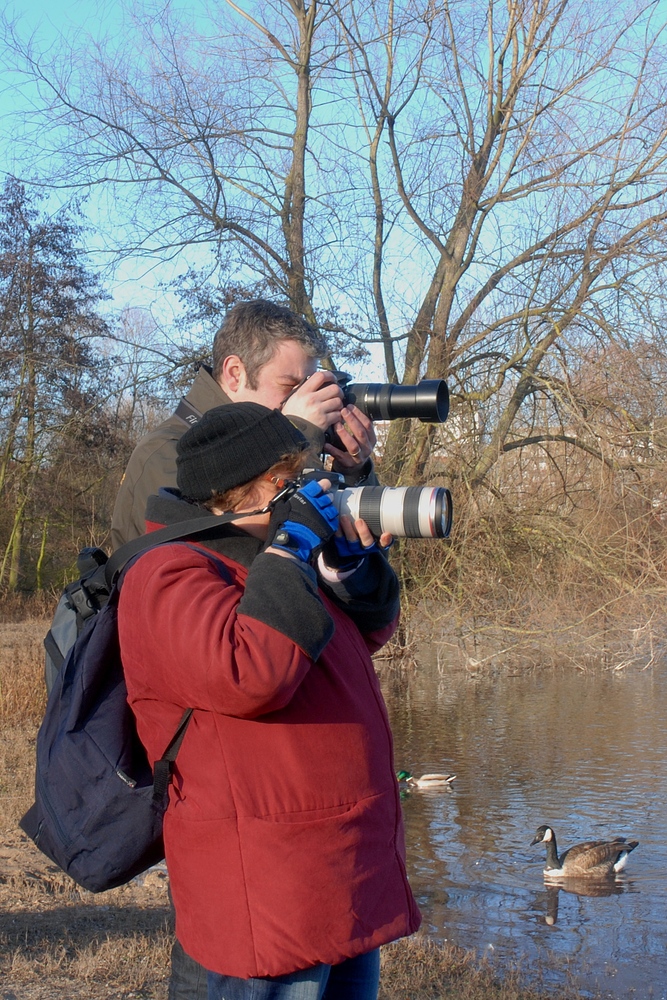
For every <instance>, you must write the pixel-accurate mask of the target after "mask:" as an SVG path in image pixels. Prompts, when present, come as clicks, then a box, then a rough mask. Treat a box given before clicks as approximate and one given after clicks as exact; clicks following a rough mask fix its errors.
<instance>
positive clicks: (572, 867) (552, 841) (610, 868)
mask: <svg viewBox="0 0 667 1000" xmlns="http://www.w3.org/2000/svg"><path fill="white" fill-rule="evenodd" d="M638 843H639V841H638V840H624V839H623V837H615V838H614V840H589V841H587V842H586V843H585V844H575V846H574V847H570V849H569V850H567V851H564V852H563V853H562V854H561V856H560V858H559V857H558V847H557V845H556V834H555V833H554V831H553V830H552V828H551V827H550V826H539V827H538V828H537V832H536V833H535V836H534V838H533V840H532V841H531V844H530V846H531V847H532V846H533V844H546V847H547V867H546V868H545V869H544V874H545V875H546V877H547V878H566V877H572V876H574V877H582V876H586V877H593V878H605V877H606V876H609V875H614V874H615V873H616V872H620V871H622V870H623V869H624V868H625V865H626V862H627V860H628V854H629V853H630V851H634V849H635V847H636V846H637V844H638Z"/></svg>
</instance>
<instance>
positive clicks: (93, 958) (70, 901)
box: [0, 619, 576, 1000]
mask: <svg viewBox="0 0 667 1000" xmlns="http://www.w3.org/2000/svg"><path fill="white" fill-rule="evenodd" d="M45 624H46V622H45V620H44V619H41V620H40V619H38V620H31V621H25V622H19V623H13V624H4V625H1V626H0V842H1V844H2V846H1V847H0V989H1V990H2V993H1V994H0V995H2V996H3V997H5V998H12V1000H84V998H86V1000H120V998H128V1000H129V998H130V997H136V998H139V997H141V998H145V1000H165V998H166V995H167V980H168V970H169V950H170V947H171V941H172V935H171V929H170V927H169V908H168V902H167V878H166V875H165V873H164V872H162V871H160V870H159V869H155V870H153V871H151V872H150V873H148V875H147V876H145V877H144V878H143V879H139V880H136V881H135V882H133V883H131V884H130V885H127V886H123V887H121V888H119V889H114V890H112V891H110V892H106V893H103V894H102V895H98V896H96V895H93V894H92V893H89V892H86V891H85V890H83V889H79V888H78V887H77V886H76V885H75V884H74V883H73V882H72V881H71V880H70V879H69V878H68V877H67V876H66V875H64V874H63V873H62V872H60V871H59V869H57V868H56V867H55V866H54V865H52V864H51V863H50V862H49V861H48V860H47V859H46V858H45V857H44V856H43V855H41V854H40V853H39V852H38V851H37V850H36V849H35V848H34V847H33V845H32V844H31V843H30V842H29V841H28V839H27V838H26V837H24V836H23V834H22V833H21V831H20V830H19V829H18V826H17V824H18V820H19V818H20V816H21V815H22V814H23V812H24V811H25V810H26V809H27V808H28V806H29V805H30V803H31V801H32V785H33V757H34V747H35V737H36V732H37V727H38V722H39V719H40V718H41V715H42V713H43V710H44V700H45V699H44V683H43V660H42V647H41V640H42V637H43V633H44V630H45ZM547 995H548V996H550V997H552V998H553V997H554V996H555V994H553V993H550V994H547V993H546V991H542V992H541V991H540V990H537V989H535V988H530V987H528V986H526V985H524V984H523V983H522V981H521V977H520V975H519V974H518V973H516V972H510V973H507V974H505V975H504V976H503V978H502V979H499V978H498V976H497V974H496V973H494V971H493V970H492V969H491V968H490V967H489V966H487V965H485V964H484V963H483V962H479V961H477V960H476V958H475V956H474V955H473V954H472V953H469V952H465V951H463V950H461V949H458V948H454V947H451V946H438V945H436V944H433V943H432V942H429V941H428V940H426V939H424V938H421V937H419V936H416V937H414V938H411V939H409V940H406V941H400V942H397V943H396V944H395V945H392V946H390V947H388V948H385V949H383V974H382V987H381V997H382V998H383V1000H438V998H442V1000H444V998H450V997H451V998H457V1000H489V998H497V1000H540V997H546V996H547ZM575 995H576V994H574V993H570V994H566V993H564V992H562V993H560V994H558V996H560V997H563V998H564V997H566V996H575Z"/></svg>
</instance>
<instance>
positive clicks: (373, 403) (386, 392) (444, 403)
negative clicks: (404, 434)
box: [344, 378, 449, 424]
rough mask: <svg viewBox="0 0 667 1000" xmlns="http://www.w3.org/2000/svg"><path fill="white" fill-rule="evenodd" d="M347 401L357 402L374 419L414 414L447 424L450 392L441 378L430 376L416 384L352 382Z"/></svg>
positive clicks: (346, 389)
mask: <svg viewBox="0 0 667 1000" xmlns="http://www.w3.org/2000/svg"><path fill="white" fill-rule="evenodd" d="M344 392H345V402H346V403H354V405H355V406H356V407H358V408H359V409H360V410H361V412H362V413H365V414H366V416H368V417H370V418H371V420H398V419H399V417H413V418H417V419H418V420H421V421H422V423H427V424H444V422H445V420H446V419H447V414H448V413H449V391H448V389H447V383H446V382H445V380H444V379H441V378H428V379H423V380H422V381H421V382H418V383H417V385H394V384H393V383H391V382H386V383H383V382H350V383H349V384H348V385H346V386H345V389H344Z"/></svg>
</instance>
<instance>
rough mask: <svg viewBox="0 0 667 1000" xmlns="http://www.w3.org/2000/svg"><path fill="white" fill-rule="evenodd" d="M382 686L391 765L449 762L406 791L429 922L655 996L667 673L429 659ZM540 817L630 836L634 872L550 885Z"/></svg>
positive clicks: (451, 933) (477, 943)
mask: <svg viewBox="0 0 667 1000" xmlns="http://www.w3.org/2000/svg"><path fill="white" fill-rule="evenodd" d="M383 686H384V689H385V695H386V698H387V702H388V706H389V710H390V715H391V719H392V726H393V729H394V735H395V746H396V763H397V766H399V767H403V768H405V769H406V770H409V771H411V772H412V773H414V774H421V773H423V772H429V771H439V772H444V773H456V775H457V777H456V781H455V782H454V783H453V785H452V787H451V791H450V792H448V791H446V790H441V791H440V792H439V793H437V794H436V793H426V794H425V793H423V792H422V791H421V790H420V791H415V792H411V793H409V794H408V795H406V796H405V798H404V801H403V809H404V815H405V824H406V834H407V841H408V851H409V868H410V876H411V880H412V884H413V887H414V889H415V892H416V895H417V897H418V899H419V901H420V904H421V906H422V909H423V912H424V917H425V920H424V924H425V928H426V930H427V932H428V933H430V934H432V935H433V936H434V937H436V938H438V939H441V940H442V939H447V940H449V941H452V942H453V943H455V944H460V945H462V946H464V947H472V948H475V949H476V950H477V951H478V953H480V954H482V953H485V954H493V956H494V961H505V960H514V959H517V958H521V959H522V961H523V963H524V965H527V967H531V966H532V965H534V966H535V967H538V966H539V967H540V968H542V967H543V965H544V962H545V960H547V961H548V962H549V963H551V964H552V965H553V966H554V968H556V969H557V971H556V972H554V973H553V977H554V982H560V981H562V971H558V970H562V968H563V965H564V964H565V965H566V966H567V969H568V973H569V975H574V976H575V979H576V981H577V982H578V984H579V986H580V988H582V989H584V988H587V989H590V990H593V989H595V988H598V987H599V988H600V989H603V990H604V991H605V992H606V993H607V994H608V995H611V996H621V995H624V994H625V993H626V992H627V990H629V989H633V990H634V991H635V996H637V997H642V996H648V995H649V994H650V995H652V996H655V995H656V987H657V986H658V985H659V984H662V983H665V982H667V862H666V860H665V851H664V847H663V839H662V838H663V831H664V829H665V828H667V744H666V741H665V739H664V717H665V707H666V703H667V683H666V678H665V675H664V673H660V672H657V671H653V672H648V671H647V672H645V673H639V674H633V675H627V676H623V675H611V674H604V675H599V676H596V677H594V676H588V675H583V676H580V675H576V674H571V675H565V674H563V675H555V674H553V673H551V672H550V673H548V674H544V675H540V674H538V675H535V676H530V677H514V678H498V679H496V680H494V681H491V682H486V681H483V680H479V679H478V680H471V679H469V678H467V677H466V676H463V675H447V673H446V672H445V671H443V670H438V669H437V664H436V663H435V657H434V658H433V662H431V663H429V662H428V661H424V662H423V663H422V665H421V667H420V670H419V672H418V673H417V674H415V675H413V676H409V677H406V676H401V675H400V674H396V675H394V676H393V677H388V678H387V679H386V681H385V682H384V684H383ZM544 821H548V822H550V823H551V822H553V823H554V824H555V826H556V829H558V831H559V833H561V835H562V838H563V842H564V843H565V844H566V845H567V844H568V843H577V842H578V841H581V840H584V839H586V838H591V837H592V838H596V839H603V838H610V837H613V836H614V835H616V834H619V833H620V834H624V835H627V836H629V837H632V838H633V839H637V840H639V842H640V846H639V848H638V849H637V850H636V851H634V852H633V854H632V855H631V856H630V859H629V862H628V869H629V870H630V876H631V881H628V880H627V878H628V877H627V874H625V875H624V876H623V877H621V876H619V877H617V878H616V879H612V880H611V884H609V885H605V884H603V885H602V886H601V887H600V886H597V887H594V886H591V885H583V886H581V885H579V884H577V885H576V886H573V885H569V884H568V885H567V886H566V885H558V886H555V885H554V886H545V885H544V880H543V876H542V869H543V868H544V857H543V856H542V855H541V853H540V854H538V853H537V851H536V849H535V848H532V849H531V848H530V847H529V846H528V845H529V842H530V839H531V837H532V835H533V833H534V831H535V828H536V826H537V825H538V823H540V822H544ZM571 881H572V880H570V879H568V883H569V882H571ZM584 881H585V880H584ZM547 981H549V977H547Z"/></svg>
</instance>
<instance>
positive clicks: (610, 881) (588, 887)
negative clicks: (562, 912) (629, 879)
mask: <svg viewBox="0 0 667 1000" xmlns="http://www.w3.org/2000/svg"><path fill="white" fill-rule="evenodd" d="M544 888H545V896H546V901H545V912H544V918H543V919H544V923H545V924H548V925H549V926H550V927H553V925H554V924H555V923H556V921H557V920H558V896H559V894H560V893H561V892H571V893H573V894H574V895H575V896H595V897H597V898H600V897H601V896H620V894H621V893H622V892H625V891H626V886H625V883H623V882H620V881H618V880H617V879H615V878H606V879H601V880H600V881H591V880H590V879H586V878H563V879H550V880H549V882H545V884H544Z"/></svg>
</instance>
